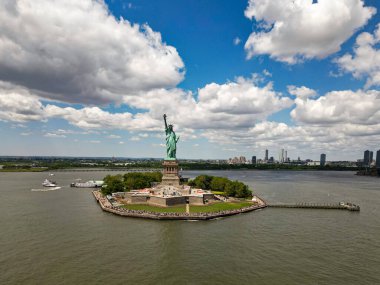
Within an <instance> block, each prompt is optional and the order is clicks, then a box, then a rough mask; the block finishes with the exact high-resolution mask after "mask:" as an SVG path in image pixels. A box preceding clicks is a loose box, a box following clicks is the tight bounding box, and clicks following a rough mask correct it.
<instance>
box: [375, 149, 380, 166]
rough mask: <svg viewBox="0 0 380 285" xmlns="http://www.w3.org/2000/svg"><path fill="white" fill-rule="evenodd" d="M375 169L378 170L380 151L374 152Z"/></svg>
mask: <svg viewBox="0 0 380 285" xmlns="http://www.w3.org/2000/svg"><path fill="white" fill-rule="evenodd" d="M376 168H380V149H379V150H378V151H377V152H376Z"/></svg>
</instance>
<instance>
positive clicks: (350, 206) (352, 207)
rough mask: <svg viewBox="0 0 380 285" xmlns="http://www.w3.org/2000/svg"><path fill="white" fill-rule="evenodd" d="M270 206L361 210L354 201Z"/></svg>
mask: <svg viewBox="0 0 380 285" xmlns="http://www.w3.org/2000/svg"><path fill="white" fill-rule="evenodd" d="M267 207H270V208H301V209H331V210H348V211H360V207H359V206H358V205H355V204H352V203H348V202H347V203H343V202H341V203H337V204H321V203H296V204H267Z"/></svg>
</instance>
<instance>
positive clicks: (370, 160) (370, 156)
mask: <svg viewBox="0 0 380 285" xmlns="http://www.w3.org/2000/svg"><path fill="white" fill-rule="evenodd" d="M372 161H373V151H370V152H369V165H371V163H372Z"/></svg>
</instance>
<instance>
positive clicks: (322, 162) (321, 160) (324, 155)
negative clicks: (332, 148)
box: [320, 153, 326, 166]
mask: <svg viewBox="0 0 380 285" xmlns="http://www.w3.org/2000/svg"><path fill="white" fill-rule="evenodd" d="M320 165H321V166H325V165H326V154H324V153H322V154H321V159H320Z"/></svg>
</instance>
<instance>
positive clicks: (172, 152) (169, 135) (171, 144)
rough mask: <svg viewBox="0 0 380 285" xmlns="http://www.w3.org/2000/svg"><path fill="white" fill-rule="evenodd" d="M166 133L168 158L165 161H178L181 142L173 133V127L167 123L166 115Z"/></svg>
mask: <svg viewBox="0 0 380 285" xmlns="http://www.w3.org/2000/svg"><path fill="white" fill-rule="evenodd" d="M164 122H165V133H166V158H165V160H176V152H177V142H178V140H179V136H178V138H177V137H176V135H175V132H174V131H173V125H169V126H168V124H167V123H166V114H164Z"/></svg>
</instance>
